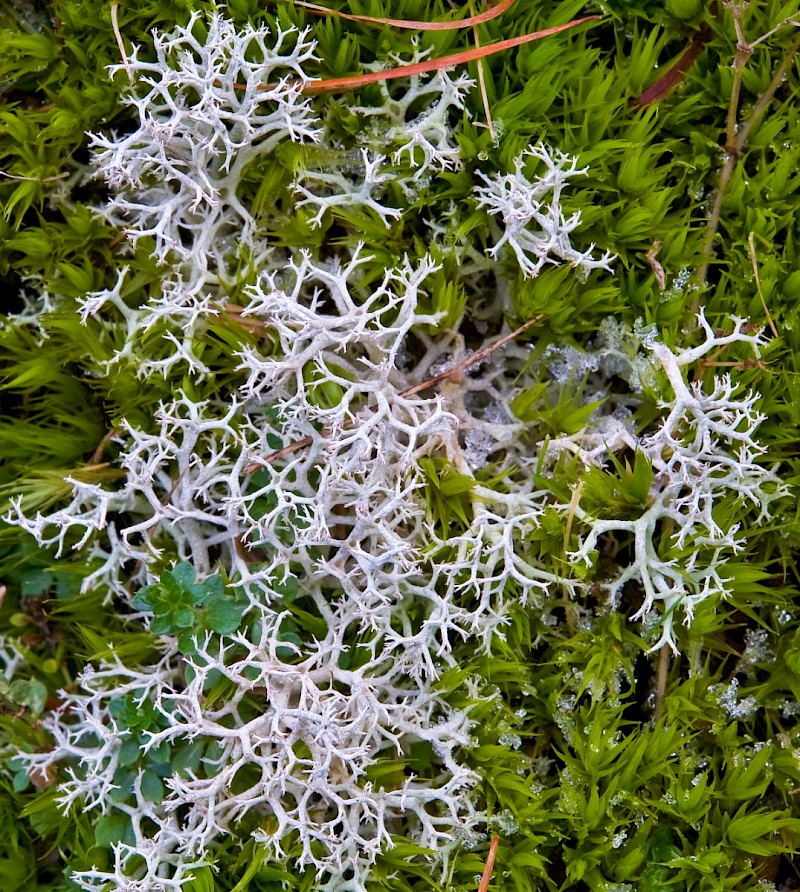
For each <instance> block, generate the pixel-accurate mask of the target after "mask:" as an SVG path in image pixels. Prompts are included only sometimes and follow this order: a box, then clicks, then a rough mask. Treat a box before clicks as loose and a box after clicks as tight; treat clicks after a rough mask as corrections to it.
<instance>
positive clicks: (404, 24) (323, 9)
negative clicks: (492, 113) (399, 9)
mask: <svg viewBox="0 0 800 892" xmlns="http://www.w3.org/2000/svg"><path fill="white" fill-rule="evenodd" d="M515 2H516V0H501V2H500V3H498V4H497V5H496V6H493V7H492V8H491V9H487V10H486V12H481V13H479V14H478V15H475V14H474V13H473V10H472V7H471V6H470V16H469V18H466V19H459V20H458V21H450V22H427V21H424V20H422V21H415V20H412V19H386V18H379V17H377V16H371V15H352V14H350V13H344V12H339V11H338V10H336V9H328V7H327V6H319V5H318V4H316V3H305V2H303V0H294V3H295V6H301V7H302V8H303V9H307V10H308V11H309V12H313V13H316V14H317V15H329V16H335V17H336V18H338V19H347V20H348V21H350V22H364V23H366V24H368V25H382V26H385V25H389V26H390V27H392V28H405V29H406V30H408V31H455V30H456V29H459V28H468V27H469V26H470V25H473V26H474V25H482V24H483V23H484V22H489V21H491V20H492V19H496V18H497V17H498V16H500V15H502V14H503V13H504V12H506V10H508V9H510V8H511V7H512V6H513V4H514V3H515Z"/></svg>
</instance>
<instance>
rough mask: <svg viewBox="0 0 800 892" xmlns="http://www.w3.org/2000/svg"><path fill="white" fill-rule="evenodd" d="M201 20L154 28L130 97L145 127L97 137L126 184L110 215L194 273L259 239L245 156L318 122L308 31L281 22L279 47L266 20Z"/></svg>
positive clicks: (133, 61) (103, 164) (108, 171)
mask: <svg viewBox="0 0 800 892" xmlns="http://www.w3.org/2000/svg"><path fill="white" fill-rule="evenodd" d="M203 26H204V27H205V28H206V29H207V36H206V38H205V40H202V41H201V40H200V39H199V38H198V37H196V36H195V31H199V30H200V24H199V13H194V14H193V16H192V18H191V19H190V21H189V23H188V25H187V26H186V27H185V28H179V29H177V31H175V33H174V34H172V35H164V34H156V35H155V38H154V49H155V54H156V58H155V60H154V61H152V62H149V61H146V60H144V59H141V58H139V51H138V49H136V50H134V52H133V53H132V55H131V58H130V59H129V60H128V68H129V70H130V71H131V72H132V73H133V75H134V77H135V79H136V84H137V86H136V87H134V89H132V90H131V91H130V92H129V93H127V94H126V95H125V96H124V98H123V101H124V102H125V103H126V104H128V105H130V106H131V107H133V108H135V109H136V111H137V113H138V116H139V128H138V129H137V130H135V131H133V132H132V133H130V134H129V135H127V136H124V137H122V138H119V137H117V138H114V137H112V138H108V137H105V136H102V135H99V134H98V135H95V136H94V138H93V142H92V144H93V146H94V148H96V149H98V150H99V151H98V152H97V153H96V156H95V163H96V166H97V171H98V174H99V175H100V176H102V177H103V178H104V179H105V181H106V182H107V183H108V185H109V186H111V187H112V188H113V189H114V190H115V193H116V194H115V195H114V196H113V197H112V198H111V200H110V202H109V204H108V206H107V208H106V211H105V213H106V216H107V217H108V219H109V220H111V221H112V222H113V223H115V224H118V225H120V226H124V227H126V231H127V233H128V236H129V237H130V239H131V240H132V242H134V243H136V242H137V241H138V240H139V239H141V238H143V237H144V236H149V237H151V238H153V239H154V240H155V249H154V251H155V256H156V257H157V258H158V259H159V261H160V262H161V263H167V262H169V260H170V259H174V260H177V261H178V262H179V263H180V262H183V263H185V264H186V267H187V268H188V269H190V270H191V279H192V282H191V284H194V283H195V282H196V281H198V280H200V279H202V278H203V277H204V276H205V275H206V273H207V269H208V266H209V265H210V264H212V265H213V266H215V267H216V270H217V271H218V272H219V271H222V270H224V269H225V267H226V257H225V254H226V253H228V252H229V251H230V249H231V248H232V247H235V244H236V243H237V242H244V243H247V241H248V240H249V239H250V238H251V234H252V231H253V227H254V222H253V218H252V216H251V214H250V212H249V211H248V210H247V208H246V207H245V206H244V205H243V204H242V203H241V201H240V200H239V197H238V195H237V188H238V186H239V183H240V181H241V179H242V175H243V173H244V171H245V168H246V167H247V165H248V164H250V162H251V161H252V160H253V159H254V158H255V157H256V155H257V154H260V153H263V152H269V151H272V150H273V149H274V148H275V147H276V146H277V145H278V143H279V142H280V141H281V140H284V139H291V140H295V141H306V140H311V141H313V140H316V139H317V138H318V136H319V132H320V131H319V128H318V126H317V122H316V119H315V117H314V114H313V111H312V108H311V103H310V101H309V100H308V99H306V98H303V95H302V91H301V85H302V83H304V82H306V81H308V80H309V77H308V75H307V74H306V73H305V70H304V67H303V66H304V65H305V64H307V63H308V62H309V61H310V60H311V59H313V58H314V43H313V41H311V40H309V38H308V32H307V31H304V32H302V33H298V32H297V31H294V30H289V31H281V32H279V33H278V34H277V35H276V36H275V37H274V38H273V41H274V42H273V45H272V46H270V45H268V43H267V40H268V38H270V34H269V32H268V30H267V29H266V28H259V29H256V28H253V27H252V26H249V25H248V26H246V27H245V28H244V30H242V31H237V30H236V28H235V26H234V25H233V23H232V22H230V21H228V20H227V19H225V18H223V17H222V16H221V15H219V14H215V15H213V16H211V17H210V18H209V19H208V20H207V21H206V22H204V23H203ZM122 68H123V66H122V65H119V66H115V69H114V70H115V71H117V70H121V69H122ZM142 88H143V89H142ZM189 261H191V262H190V263H189Z"/></svg>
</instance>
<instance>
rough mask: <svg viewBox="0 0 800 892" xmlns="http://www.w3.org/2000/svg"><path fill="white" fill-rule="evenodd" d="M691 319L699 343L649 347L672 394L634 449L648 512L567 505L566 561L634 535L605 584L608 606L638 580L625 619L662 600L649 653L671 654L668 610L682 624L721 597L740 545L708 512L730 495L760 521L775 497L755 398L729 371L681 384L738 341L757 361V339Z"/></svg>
mask: <svg viewBox="0 0 800 892" xmlns="http://www.w3.org/2000/svg"><path fill="white" fill-rule="evenodd" d="M698 318H699V322H700V328H701V330H702V332H703V334H704V340H703V342H702V343H701V344H700V345H699V346H697V347H691V348H686V349H683V350H679V351H678V352H674V351H672V350H671V349H670V348H669V347H667V346H666V345H665V344H662V343H659V342H657V341H656V342H653V343H652V344H651V345H650V350H651V352H652V355H653V358H654V360H655V364H656V366H657V367H658V368H659V369H660V370H661V371H662V372H663V374H664V375H665V376H666V379H667V381H668V388H669V389H671V392H672V394H671V396H667V395H665V396H664V397H663V398H662V402H661V406H662V410H663V411H664V413H665V417H664V418H663V419H662V421H661V422H660V423H659V424H658V426H657V428H656V430H655V431H654V432H653V433H651V434H647V435H645V436H643V437H641V438H638V441H637V443H636V448H637V449H639V450H640V451H641V452H642V453H643V454H644V456H645V457H646V458H647V460H648V461H649V462H650V464H651V467H652V470H653V474H654V478H653V485H652V487H651V492H650V496H649V499H648V505H647V508H646V510H645V511H644V512H643V513H642V514H641V516H640V517H637V518H636V519H633V520H623V519H604V518H602V517H591V516H589V515H588V514H587V513H586V512H585V511H584V510H583V509H582V508H581V507H580V505H577V506H572V509H573V510H574V511H575V514H576V516H577V517H578V518H580V520H582V521H583V522H584V523H585V524H586V526H587V527H588V530H589V532H588V534H587V535H586V536H585V537H584V539H583V542H582V543H581V547H580V548H579V549H578V551H577V552H576V553H575V554H574V555H573V556H572V557H573V559H574V560H579V561H583V562H585V563H587V564H588V563H591V562H592V561H593V557H592V555H593V553H594V552H595V549H596V548H597V547H598V543H599V541H600V539H601V537H603V536H606V535H608V534H610V533H614V532H618V533H629V534H630V535H631V536H632V537H633V540H634V544H633V560H632V561H631V563H630V564H629V565H628V566H627V567H625V568H624V569H623V570H622V571H621V572H620V573H619V574H618V575H617V577H616V578H614V579H613V580H612V581H611V582H609V583H607V584H606V588H607V590H608V593H609V598H610V600H611V603H612V604H616V603H617V600H618V597H619V595H620V593H621V591H622V588H623V586H624V585H625V584H626V583H628V582H629V581H631V580H636V581H637V582H638V583H639V584H640V585H641V586H642V589H643V591H644V598H643V601H642V606H641V607H640V609H639V610H638V611H637V612H636V614H635V615H634V617H633V618H634V619H641V618H642V617H644V616H645V615H646V614H648V613H649V611H650V610H651V609H652V608H653V605H654V604H655V603H656V602H660V603H661V604H662V605H663V608H662V609H663V614H662V616H663V623H662V626H661V635H660V637H659V639H658V642H657V643H656V645H655V647H656V648H658V647H662V646H663V645H665V644H666V645H669V646H670V647H671V648H673V650H675V651H677V644H676V642H675V634H674V624H675V612H676V609H677V608H678V607H680V608H681V609H682V610H683V611H684V615H685V621H686V622H687V623H689V622H690V621H691V618H692V614H693V612H694V609H695V607H696V606H697V605H698V604H699V603H701V602H702V601H705V600H706V599H708V598H711V597H713V596H715V595H718V596H722V597H724V596H725V594H726V593H727V591H728V589H727V583H728V581H729V580H727V579H726V578H725V559H726V557H727V556H730V555H732V554H735V553H736V551H737V550H738V549H739V547H740V544H741V543H740V541H739V536H738V533H739V525H738V524H737V523H734V522H732V521H722V520H721V519H720V517H719V515H715V509H716V508H717V507H718V506H719V504H720V503H721V501H722V500H723V499H726V498H730V497H731V496H732V495H733V496H734V498H738V499H739V500H742V501H747V502H750V503H751V504H752V505H753V506H755V507H756V508H757V509H758V512H759V515H758V517H759V519H762V518H764V517H767V516H768V515H769V506H770V503H771V502H773V501H774V500H775V499H777V498H780V497H781V495H782V494H783V490H782V488H781V486H780V481H779V479H778V478H777V477H776V475H775V474H774V473H773V472H772V471H770V469H769V468H766V467H764V465H763V464H761V463H760V459H761V457H762V455H763V453H764V448H763V447H762V446H761V445H760V444H759V443H758V441H757V440H756V439H755V434H756V430H757V429H758V426H759V424H760V423H761V422H762V421H763V420H764V416H763V415H761V414H760V413H759V412H758V410H757V409H756V404H757V402H758V395H757V394H755V393H745V394H742V393H741V392H740V388H739V387H738V386H737V385H735V384H734V383H733V381H732V380H731V376H730V374H725V375H715V376H714V377H713V380H712V383H711V385H710V386H709V387H704V385H703V383H702V381H695V382H692V383H689V381H688V372H689V370H691V369H692V368H694V367H695V366H696V365H697V364H698V363H699V362H700V361H702V359H703V358H704V357H705V356H707V355H708V354H709V353H711V352H712V351H714V350H719V349H720V348H723V347H726V346H728V345H730V344H733V343H737V342H738V343H745V344H749V345H750V346H751V347H752V349H753V351H754V353H755V355H756V356H758V355H759V350H760V348H761V347H762V346H763V345H764V341H763V340H762V339H761V337H760V336H759V335H752V334H746V333H745V332H744V331H743V328H744V324H745V321H744V320H743V319H736V320H734V329H733V331H732V332H731V333H730V334H727V335H720V334H716V333H715V332H714V330H713V329H712V328H711V326H710V325H709V324H708V322H707V321H706V319H705V316H704V315H703V314H702V313H701V314H700V316H699V317H698ZM664 523H668V524H669V527H670V528H671V529H672V530H673V531H674V532H673V533H672V536H671V547H670V549H669V552H670V553H669V554H668V555H662V554H660V553H659V546H658V542H659V535H658V531H659V528H660V527H661V526H662V525H663V524H664ZM661 547H662V548H663V547H664V546H663V543H662V546H661Z"/></svg>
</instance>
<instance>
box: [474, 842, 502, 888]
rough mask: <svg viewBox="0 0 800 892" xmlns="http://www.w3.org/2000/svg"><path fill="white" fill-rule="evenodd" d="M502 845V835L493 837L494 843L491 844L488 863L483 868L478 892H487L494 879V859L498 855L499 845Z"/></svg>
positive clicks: (487, 858)
mask: <svg viewBox="0 0 800 892" xmlns="http://www.w3.org/2000/svg"><path fill="white" fill-rule="evenodd" d="M499 845H500V837H499V836H495V837H493V838H492V844H491V845H490V846H489V854H488V855H487V856H486V864H485V865H484V868H483V875H482V876H481V883H480V885H479V886H478V892H487V890H488V889H489V883H490V882H491V881H492V870H493V869H494V859H495V858H496V857H497V847H498V846H499Z"/></svg>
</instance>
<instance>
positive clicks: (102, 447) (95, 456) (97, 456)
mask: <svg viewBox="0 0 800 892" xmlns="http://www.w3.org/2000/svg"><path fill="white" fill-rule="evenodd" d="M118 433H119V431H118V430H117V429H116V428H114V427H112V428H111V430H110V431H109V432H108V433H107V434H106V435H105V436H104V437H103V439H102V440H101V441H100V442H99V443H98V444H97V449H95V451H94V452H93V453H92V457H91V458H90V459H89V461H88V465H87V466H88V467H90V468H92V467H96V466H97V465H100V464H101V463H102V459H103V453H104V452H105V451H106V446H108V444H109V443H110V442H111V441H112V440H113V439H114V437H116V435H117V434H118ZM105 464H108V462H105Z"/></svg>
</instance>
